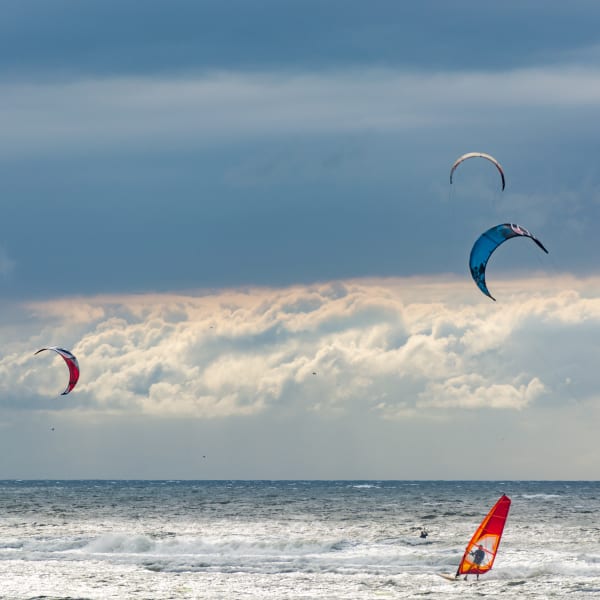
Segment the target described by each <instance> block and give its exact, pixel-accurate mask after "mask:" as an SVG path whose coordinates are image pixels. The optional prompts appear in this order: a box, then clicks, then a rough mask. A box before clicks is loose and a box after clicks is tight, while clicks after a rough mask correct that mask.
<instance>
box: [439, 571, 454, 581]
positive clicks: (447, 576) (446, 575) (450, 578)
mask: <svg viewBox="0 0 600 600" xmlns="http://www.w3.org/2000/svg"><path fill="white" fill-rule="evenodd" d="M438 575H439V576H440V577H443V578H444V579H447V580H448V581H458V580H457V579H456V575H450V574H449V573H438Z"/></svg>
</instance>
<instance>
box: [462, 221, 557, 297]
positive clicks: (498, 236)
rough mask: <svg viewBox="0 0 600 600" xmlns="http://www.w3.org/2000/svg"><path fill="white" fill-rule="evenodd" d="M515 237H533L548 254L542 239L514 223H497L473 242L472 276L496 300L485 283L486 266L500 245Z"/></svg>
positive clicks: (478, 285)
mask: <svg viewBox="0 0 600 600" xmlns="http://www.w3.org/2000/svg"><path fill="white" fill-rule="evenodd" d="M514 237H528V238H530V239H532V240H533V241H534V242H535V243H536V244H537V245H538V246H539V247H540V248H541V249H542V250H543V251H544V252H545V253H546V254H548V250H546V248H544V245H543V244H542V242H540V240H538V239H537V238H536V237H534V236H533V235H532V234H531V233H529V231H527V229H525V228H524V227H521V226H520V225H515V224H514V223H503V224H502V225H496V227H492V228H491V229H488V230H487V231H486V232H484V233H482V234H481V235H480V236H479V239H478V240H477V241H476V242H475V243H474V244H473V248H471V256H470V257H469V268H470V269H471V276H472V277H473V281H475V283H476V284H477V287H478V288H479V289H480V290H481V291H482V292H483V293H484V294H485V295H486V296H489V297H490V298H491V299H492V300H496V298H494V297H493V296H492V295H491V294H490V292H489V290H488V289H487V285H486V283H485V268H486V265H487V262H488V260H489V258H490V256H491V255H492V253H493V252H494V250H496V248H497V247H498V246H500V244H503V243H504V242H505V241H506V240H510V239H511V238H514Z"/></svg>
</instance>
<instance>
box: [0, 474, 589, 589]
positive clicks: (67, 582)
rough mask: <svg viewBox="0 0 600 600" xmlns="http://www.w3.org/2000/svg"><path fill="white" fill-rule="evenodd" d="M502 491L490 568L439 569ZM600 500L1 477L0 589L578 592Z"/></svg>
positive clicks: (465, 491) (561, 490) (579, 493)
mask: <svg viewBox="0 0 600 600" xmlns="http://www.w3.org/2000/svg"><path fill="white" fill-rule="evenodd" d="M502 493H506V494H507V495H508V496H510V497H511V498H512V500H513V503H512V507H511V511H510V514H509V519H508V522H507V525H506V529H505V534H504V538H503V540H502V544H501V547H500V552H499V554H498V558H497V559H496V563H495V566H494V569H493V570H492V571H491V572H490V573H488V574H487V575H485V576H483V577H481V579H480V581H479V582H476V581H472V582H471V581H468V582H466V583H465V582H464V581H459V582H455V583H453V582H447V581H445V580H443V579H442V578H440V577H438V576H437V573H441V572H447V573H448V572H454V571H455V570H456V566H457V564H458V561H459V559H460V557H461V555H462V552H463V550H464V547H465V544H466V543H467V541H468V539H469V538H470V536H471V534H472V533H473V531H474V530H475V528H476V526H477V525H478V523H479V522H480V520H481V519H482V518H483V516H484V515H485V514H486V513H487V511H488V510H489V508H490V507H491V506H492V505H493V504H494V502H495V501H496V500H497V499H498V497H499V496H500V495H501V494H502ZM599 507H600V483H596V482H415V481H413V482H410V481H397V482H392V481H385V482H373V481H370V482H361V481H326V482H308V481H284V482H279V481H278V482H270V481H261V482H198V481H196V482H190V481H171V482H165V481H138V482H136V481H113V482H110V481H38V482H32V481H3V482H0V515H1V519H0V597H1V598H14V599H25V598H27V599H31V598H40V597H44V598H78V599H99V600H100V599H101V600H106V599H110V598H119V599H121V598H123V599H137V598H156V599H159V598H160V599H162V598H210V599H213V598H214V599H221V598H222V599H228V600H231V599H233V598H261V599H269V598H282V599H303V600H308V599H312V598H331V599H340V600H342V599H346V598H351V599H363V598H364V599H366V598H421V597H429V598H461V599H462V598H476V597H477V598H480V597H483V596H486V597H490V598H498V597H501V598H524V599H527V598H563V597H568V598H573V599H575V598H586V599H587V598H593V597H600V538H599V533H600V527H599V523H598V519H599V516H598V509H599ZM421 526H426V527H427V528H428V530H429V532H430V535H429V538H427V539H426V540H421V539H420V538H419V536H418V529H417V528H418V527H421Z"/></svg>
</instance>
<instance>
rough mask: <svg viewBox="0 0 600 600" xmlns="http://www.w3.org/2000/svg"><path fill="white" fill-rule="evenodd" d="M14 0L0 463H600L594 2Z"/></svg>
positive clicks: (283, 469)
mask: <svg viewBox="0 0 600 600" xmlns="http://www.w3.org/2000/svg"><path fill="white" fill-rule="evenodd" d="M0 6H1V8H2V15H3V18H2V20H0V131H2V135H1V136H0V202H1V206H2V210H3V213H4V218H3V219H2V220H1V221H0V338H1V339H2V342H3V343H2V347H1V348H0V430H1V432H2V435H0V478H85V479H88V478H115V479H116V478H127V479H145V478H155V479H598V478H599V477H600V467H599V466H598V460H597V457H598V455H599V454H600V440H599V438H598V436H597V423H598V422H599V417H600V377H599V376H598V374H597V371H598V369H597V364H598V363H599V360H600V350H598V344H597V343H596V340H597V339H598V337H599V334H600V268H599V267H598V260H597V257H598V254H599V251H600V240H599V239H598V235H597V223H598V221H599V218H600V160H599V156H598V150H599V149H600V144H599V142H598V140H599V139H600V118H599V117H600V36H599V34H598V31H599V25H600V6H599V5H598V3H597V2H595V1H592V0H589V1H586V0H573V1H572V2H569V3H564V2H558V1H555V0H539V1H537V0H531V1H528V2H522V0H505V1H504V2H502V3H488V2H486V3H483V2H480V1H479V0H457V1H455V2H452V3H448V2H443V1H434V0H423V1H421V2H419V3H400V2H396V1H395V0H378V1H377V2H369V3H366V2H359V1H357V0H328V1H324V0H320V1H316V0H302V1H299V0H286V1H284V2H282V1H281V0H255V1H253V2H247V1H246V0H200V1H197V0H170V1H169V2H166V1H165V0H162V1H158V0H147V1H146V2H144V4H143V8H140V3H139V2H136V1H133V0H119V1H118V2H117V1H113V0H88V1H87V2H85V3H82V2H80V1H79V0H55V1H53V2H46V1H44V0H18V1H17V0H0ZM466 152H485V153H488V154H491V155H493V156H494V157H496V159H497V160H498V161H500V163H501V164H502V166H503V169H504V172H505V175H506V189H505V190H504V191H501V189H500V178H499V175H498V172H497V171H496V170H495V168H494V167H493V165H491V163H489V162H488V161H485V160H483V159H472V160H469V161H466V162H464V163H462V164H461V165H460V166H459V168H458V169H457V170H456V172H455V173H454V179H453V183H452V185H450V182H449V173H450V167H451V165H452V164H453V163H454V161H455V160H456V159H457V158H458V157H459V156H461V155H462V154H464V153H466ZM507 222H508V223H518V224H520V225H522V226H524V227H526V228H527V229H529V230H530V231H531V232H532V233H533V234H534V235H535V236H536V237H537V238H539V239H540V240H541V241H542V242H543V244H544V246H545V247H546V248H547V249H548V250H549V254H548V255H545V254H543V253H542V252H540V250H539V248H538V247H537V246H535V244H533V243H531V241H530V240H527V239H516V240H511V241H509V242H508V243H507V244H505V245H503V246H502V247H501V248H499V249H498V251H497V252H496V253H495V254H494V255H493V257H492V258H491V259H490V262H489V264H488V269H487V280H488V286H489V288H490V291H491V293H492V294H493V295H494V297H495V298H496V299H497V301H496V302H493V301H491V300H490V299H489V298H487V297H485V296H484V295H483V294H481V292H480V291H479V290H478V289H477V287H476V286H475V284H474V283H473V281H472V279H471V277H470V274H469V270H468V257H469V253H470V249H471V247H472V245H473V243H474V241H475V240H476V239H477V238H478V236H479V235H480V234H481V233H482V232H483V231H485V230H486V229H488V228H490V227H492V226H494V225H497V224H500V223H507ZM51 345H57V346H62V347H65V348H69V349H70V350H72V351H73V352H74V353H75V355H76V356H77V357H78V359H79V362H80V365H81V379H80V381H79V383H78V385H77V387H76V388H75V390H74V391H73V392H72V393H71V394H69V395H67V396H61V395H60V392H61V391H62V390H63V389H64V386H65V385H66V378H67V370H66V367H65V365H64V363H63V362H62V360H61V359H60V357H58V356H55V355H54V354H53V353H49V352H46V353H42V354H38V355H36V356H34V352H35V351H36V350H38V349H39V348H42V347H47V346H51Z"/></svg>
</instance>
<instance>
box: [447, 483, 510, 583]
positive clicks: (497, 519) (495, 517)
mask: <svg viewBox="0 0 600 600" xmlns="http://www.w3.org/2000/svg"><path fill="white" fill-rule="evenodd" d="M509 509H510V498H509V497H508V496H506V495H505V494H503V495H502V496H501V497H500V499H499V500H498V501H497V502H496V504H494V506H493V507H492V509H491V510H490V512H489V513H488V514H487V515H486V516H485V518H484V519H483V521H481V524H480V525H479V527H478V528H477V530H476V531H475V533H474V534H473V537H472V538H471V540H470V541H469V543H468V544H467V547H466V548H465V553H464V554H463V557H462V559H461V561H460V564H459V565H458V569H457V571H456V575H447V574H445V573H440V575H441V576H442V577H443V578H444V579H449V580H451V581H454V580H456V579H457V578H458V577H459V576H460V575H465V576H466V575H482V574H483V573H487V572H488V571H489V570H490V569H491V568H492V566H493V565H494V560H495V559H496V554H497V552H498V548H499V547H500V540H501V539H502V533H503V531H504V524H505V523H506V518H507V517H508V511H509Z"/></svg>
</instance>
